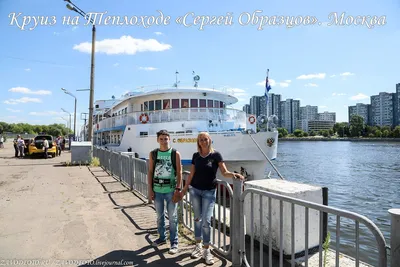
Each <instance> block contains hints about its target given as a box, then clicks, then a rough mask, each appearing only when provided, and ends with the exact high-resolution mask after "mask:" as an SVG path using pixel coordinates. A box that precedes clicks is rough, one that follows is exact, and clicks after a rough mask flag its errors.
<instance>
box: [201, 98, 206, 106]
mask: <svg viewBox="0 0 400 267" xmlns="http://www.w3.org/2000/svg"><path fill="white" fill-rule="evenodd" d="M206 106H207V102H206V100H205V99H200V107H201V108H205V107H206Z"/></svg>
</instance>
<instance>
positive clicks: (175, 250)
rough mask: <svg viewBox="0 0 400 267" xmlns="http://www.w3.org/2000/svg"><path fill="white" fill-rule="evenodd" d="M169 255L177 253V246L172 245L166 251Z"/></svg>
mask: <svg viewBox="0 0 400 267" xmlns="http://www.w3.org/2000/svg"><path fill="white" fill-rule="evenodd" d="M168 253H169V254H176V253H178V244H172V245H171V248H170V249H169V251H168Z"/></svg>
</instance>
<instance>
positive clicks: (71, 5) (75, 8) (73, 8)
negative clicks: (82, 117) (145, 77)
mask: <svg viewBox="0 0 400 267" xmlns="http://www.w3.org/2000/svg"><path fill="white" fill-rule="evenodd" d="M64 1H65V2H68V4H67V8H68V9H69V10H71V11H74V12H76V13H78V14H79V15H81V16H82V17H83V18H84V19H86V20H87V21H89V22H90V23H91V24H92V59H91V65H90V97H89V129H88V141H90V142H91V141H92V135H93V102H94V54H95V39H96V26H95V25H94V21H93V19H91V18H90V17H89V16H88V15H87V14H86V13H85V12H83V11H82V9H80V8H79V7H78V6H77V5H75V4H74V3H72V2H71V0H64ZM89 18H90V20H89Z"/></svg>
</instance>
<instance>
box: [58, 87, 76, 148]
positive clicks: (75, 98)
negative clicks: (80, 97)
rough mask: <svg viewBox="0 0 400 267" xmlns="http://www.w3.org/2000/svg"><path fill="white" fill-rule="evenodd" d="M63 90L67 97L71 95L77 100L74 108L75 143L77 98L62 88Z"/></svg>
mask: <svg viewBox="0 0 400 267" xmlns="http://www.w3.org/2000/svg"><path fill="white" fill-rule="evenodd" d="M61 90H63V91H64V93H66V94H67V95H70V96H72V97H73V98H75V108H74V141H75V138H76V97H75V96H74V95H73V94H71V93H70V92H69V91H67V90H66V89H64V88H61Z"/></svg>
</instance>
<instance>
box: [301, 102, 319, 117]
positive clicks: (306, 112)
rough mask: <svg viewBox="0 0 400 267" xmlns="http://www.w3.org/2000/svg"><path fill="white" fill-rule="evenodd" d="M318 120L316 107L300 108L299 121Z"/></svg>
mask: <svg viewBox="0 0 400 267" xmlns="http://www.w3.org/2000/svg"><path fill="white" fill-rule="evenodd" d="M317 119H318V106H310V105H307V106H305V107H300V120H308V121H310V120H317Z"/></svg>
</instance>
